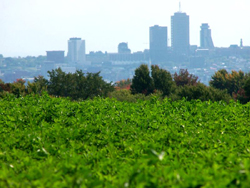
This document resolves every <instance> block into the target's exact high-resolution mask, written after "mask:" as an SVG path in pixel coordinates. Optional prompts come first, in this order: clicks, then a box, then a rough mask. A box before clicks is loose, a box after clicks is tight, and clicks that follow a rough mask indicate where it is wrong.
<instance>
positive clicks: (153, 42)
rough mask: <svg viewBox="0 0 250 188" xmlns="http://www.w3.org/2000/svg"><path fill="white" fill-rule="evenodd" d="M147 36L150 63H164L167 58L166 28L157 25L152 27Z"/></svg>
mask: <svg viewBox="0 0 250 188" xmlns="http://www.w3.org/2000/svg"><path fill="white" fill-rule="evenodd" d="M149 35H150V37H149V40H150V47H149V48H150V58H151V61H152V62H153V63H154V62H156V63H157V62H161V61H164V60H165V59H166V57H167V48H168V28H167V27H161V26H158V25H155V26H152V27H150V29H149Z"/></svg>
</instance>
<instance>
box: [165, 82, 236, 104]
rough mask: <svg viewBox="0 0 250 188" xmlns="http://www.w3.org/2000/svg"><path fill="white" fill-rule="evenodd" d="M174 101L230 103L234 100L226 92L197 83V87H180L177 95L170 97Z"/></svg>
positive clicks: (173, 94)
mask: <svg viewBox="0 0 250 188" xmlns="http://www.w3.org/2000/svg"><path fill="white" fill-rule="evenodd" d="M169 97H170V98H171V99H172V100H181V99H182V98H186V99H187V100H196V99H199V100H201V101H208V100H211V101H221V100H223V101H225V102H229V101H230V100H231V99H232V98H231V97H230V95H229V94H227V91H226V90H219V89H215V88H212V87H208V86H206V85H204V84H202V83H197V85H184V86H181V87H178V88H177V89H176V91H175V93H172V94H171V95H170V96H169Z"/></svg>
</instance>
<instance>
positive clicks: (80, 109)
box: [0, 95, 250, 187]
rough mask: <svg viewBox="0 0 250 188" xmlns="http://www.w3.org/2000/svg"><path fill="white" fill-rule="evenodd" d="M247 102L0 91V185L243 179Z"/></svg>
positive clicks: (249, 145) (205, 183) (206, 183)
mask: <svg viewBox="0 0 250 188" xmlns="http://www.w3.org/2000/svg"><path fill="white" fill-rule="evenodd" d="M249 120H250V104H247V105H241V104H239V103H235V102H231V103H229V104H226V103H223V102H217V103H212V102H200V101H191V102H188V101H185V100H181V101H178V102H176V101H175V102H171V101H169V100H167V99H165V100H163V101H158V100H157V99H156V98H152V99H151V100H149V101H138V102H136V103H128V102H118V101H116V100H112V99H100V98H96V99H94V100H87V101H84V102H72V101H70V100H69V99H64V98H50V97H49V96H48V95H43V96H41V97H39V96H26V97H25V98H19V99H17V98H14V97H11V96H9V97H7V98H5V99H0V187H248V186H249V185H250V171H249V170H250V159H249V158H250V134H249V133H250V129H249V126H250V121H249Z"/></svg>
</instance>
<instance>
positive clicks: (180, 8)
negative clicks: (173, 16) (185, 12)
mask: <svg viewBox="0 0 250 188" xmlns="http://www.w3.org/2000/svg"><path fill="white" fill-rule="evenodd" d="M179 12H181V1H179Z"/></svg>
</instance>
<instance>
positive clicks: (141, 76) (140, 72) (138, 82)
mask: <svg viewBox="0 0 250 188" xmlns="http://www.w3.org/2000/svg"><path fill="white" fill-rule="evenodd" d="M130 89H131V93H132V94H137V93H143V94H145V95H149V94H150V93H153V91H154V86H153V80H152V78H151V77H150V72H149V69H148V66H147V65H146V64H142V65H141V66H140V67H138V68H137V69H136V70H135V75H134V77H133V79H132V84H131V87H130Z"/></svg>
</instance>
